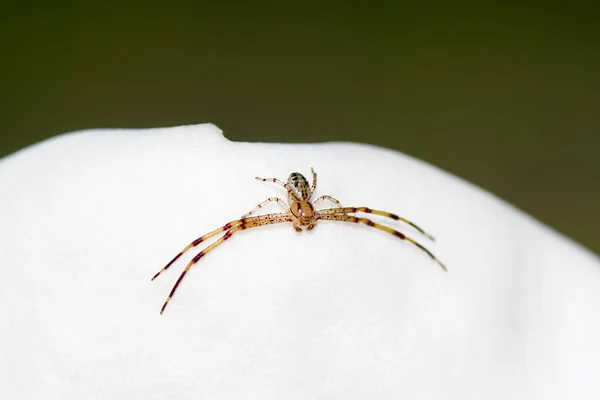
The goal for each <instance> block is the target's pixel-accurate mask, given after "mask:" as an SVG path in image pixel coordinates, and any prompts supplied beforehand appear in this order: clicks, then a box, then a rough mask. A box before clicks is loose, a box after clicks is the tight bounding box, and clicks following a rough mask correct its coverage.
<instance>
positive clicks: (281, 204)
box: [242, 197, 290, 218]
mask: <svg viewBox="0 0 600 400" xmlns="http://www.w3.org/2000/svg"><path fill="white" fill-rule="evenodd" d="M273 201H276V202H277V204H279V206H281V208H283V211H286V212H287V211H289V209H290V206H288V205H287V204H286V203H285V201H283V200H281V199H280V198H279V197H269V198H268V199H266V200H265V201H263V202H262V203H260V204H259V205H257V206H256V207H254V208H253V209H252V210H250V211H248V212H247V213H246V214H244V215H242V218H247V217H249V216H250V215H252V213H253V212H254V211H256V210H258V209H259V208H263V207H264V206H266V205H267V204H269V203H271V202H273Z"/></svg>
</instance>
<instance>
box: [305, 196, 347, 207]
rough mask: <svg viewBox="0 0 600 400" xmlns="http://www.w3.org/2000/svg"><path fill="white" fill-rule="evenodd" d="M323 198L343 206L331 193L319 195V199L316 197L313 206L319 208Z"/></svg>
mask: <svg viewBox="0 0 600 400" xmlns="http://www.w3.org/2000/svg"><path fill="white" fill-rule="evenodd" d="M323 200H329V201H330V202H332V203H335V204H337V205H338V207H340V208H341V207H342V204H341V203H340V202H339V201H338V199H335V198H333V197H331V196H329V195H323V196H321V197H319V198H318V199H316V200H315V201H313V203H312V205H313V208H317V205H319V204H320V203H321V202H322V201H323ZM334 210H335V209H334Z"/></svg>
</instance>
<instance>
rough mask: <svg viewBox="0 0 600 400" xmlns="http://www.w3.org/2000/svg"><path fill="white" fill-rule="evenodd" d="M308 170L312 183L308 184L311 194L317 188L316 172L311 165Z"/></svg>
mask: <svg viewBox="0 0 600 400" xmlns="http://www.w3.org/2000/svg"><path fill="white" fill-rule="evenodd" d="M310 172H311V173H312V176H313V180H312V185H311V186H310V194H311V195H312V194H313V193H314V192H315V189H316V188H317V173H316V172H315V170H314V169H313V168H312V167H310Z"/></svg>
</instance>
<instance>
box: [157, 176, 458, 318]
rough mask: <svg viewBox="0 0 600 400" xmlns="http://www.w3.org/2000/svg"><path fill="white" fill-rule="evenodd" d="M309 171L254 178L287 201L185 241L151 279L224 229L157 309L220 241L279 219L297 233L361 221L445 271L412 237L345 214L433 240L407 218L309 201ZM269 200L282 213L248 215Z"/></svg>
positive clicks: (274, 199) (312, 189)
mask: <svg viewBox="0 0 600 400" xmlns="http://www.w3.org/2000/svg"><path fill="white" fill-rule="evenodd" d="M310 171H311V173H312V184H311V185H309V184H308V180H307V179H306V178H305V177H304V176H303V175H302V174H300V173H298V172H292V173H291V174H290V176H289V177H288V179H287V182H282V181H280V180H279V179H277V178H260V177H256V179H257V180H259V181H263V182H273V183H276V184H278V185H281V186H283V187H284V188H285V189H286V190H287V192H288V203H286V202H285V201H283V200H281V199H280V198H278V197H269V198H268V199H266V200H265V201H263V202H262V203H260V204H259V205H257V206H256V207H254V208H253V209H252V210H250V211H249V212H247V213H246V214H244V215H242V217H241V218H240V219H236V220H234V221H231V222H228V223H226V224H225V225H223V226H222V227H220V228H218V229H215V230H214V231H212V232H209V233H207V234H206V235H204V236H201V237H199V238H198V239H196V240H194V241H193V242H191V243H190V244H188V245H187V246H186V247H185V248H184V249H183V250H181V251H180V252H179V253H178V254H177V255H176V256H175V257H174V258H173V259H172V260H171V261H169V263H168V264H167V265H166V266H165V267H163V268H162V269H161V270H160V271H158V272H157V273H156V274H155V275H154V276H153V277H152V280H154V279H156V278H157V277H158V276H159V275H160V274H162V273H163V272H164V271H165V270H166V269H167V268H169V267H170V266H171V265H172V264H173V263H174V262H175V261H177V259H178V258H179V257H181V256H182V255H183V253H185V252H186V251H188V250H189V249H191V248H192V247H196V246H197V245H199V244H200V243H202V242H204V241H205V240H207V239H210V238H212V237H213V236H216V235H218V234H219V233H221V232H225V234H224V235H223V236H222V237H221V238H220V239H218V240H217V241H215V242H214V243H213V244H211V245H210V246H208V247H206V248H205V249H204V250H202V251H201V252H200V253H198V254H197V255H196V256H195V257H194V258H192V260H191V261H190V262H189V263H188V264H187V266H186V267H185V269H184V270H183V272H182V273H181V275H179V278H178V279H177V281H176V282H175V285H173V288H172V289H171V292H170V293H169V297H167V299H166V300H165V302H164V304H163V306H162V308H161V310H160V313H161V314H162V313H163V312H164V311H165V308H166V307H167V304H168V303H169V301H170V300H171V298H172V297H173V295H174V294H175V291H176V290H177V287H179V284H180V283H181V281H182V279H183V277H184V276H185V274H186V273H187V272H188V271H189V269H190V268H191V267H192V266H193V265H194V264H196V263H197V262H198V261H199V260H200V259H201V258H202V257H204V256H205V255H207V254H208V253H209V252H210V251H212V250H214V249H215V248H216V247H217V246H219V245H220V244H221V243H223V242H225V241H226V240H228V239H229V238H231V236H233V234H234V233H236V232H239V231H242V230H244V229H249V228H256V227H258V226H263V225H271V224H279V223H281V222H291V223H292V226H293V227H294V229H295V230H296V231H298V232H301V231H302V228H305V229H306V230H311V229H313V228H314V227H315V225H316V224H317V221H318V220H320V219H324V220H332V221H343V222H353V223H362V224H365V225H367V226H370V227H372V228H377V229H380V230H382V231H384V232H387V233H390V234H392V235H395V236H397V237H399V238H400V239H402V240H406V241H408V242H410V243H412V244H413V245H415V246H417V247H418V248H420V249H421V250H422V251H424V252H425V253H427V255H429V257H431V258H432V259H433V260H434V261H435V262H437V263H438V264H439V265H440V266H441V267H442V268H443V269H444V270H445V271H446V270H447V269H446V266H445V265H444V264H443V263H442V262H441V261H440V260H438V259H437V258H436V257H435V256H434V255H433V254H432V253H431V252H430V251H429V250H427V249H426V248H425V247H423V246H422V245H420V244H419V243H417V242H416V241H414V240H413V239H411V238H409V237H407V236H405V235H404V234H403V233H400V232H398V231H396V230H394V229H392V228H389V227H387V226H384V225H380V224H377V223H375V222H373V221H371V220H369V219H367V218H359V217H355V216H353V215H348V214H355V213H368V214H376V215H381V216H384V217H387V218H391V219H393V220H396V221H402V222H404V223H406V224H408V225H410V226H412V227H413V228H414V229H416V230H417V231H419V232H420V233H421V234H423V235H425V236H427V237H428V238H429V239H431V240H432V241H433V240H434V238H433V236H431V235H429V234H428V233H426V232H425V231H424V230H423V229H421V228H419V227H418V226H417V225H415V224H413V223H412V222H410V221H409V220H407V219H404V218H402V217H399V216H397V215H396V214H392V213H389V212H385V211H379V210H372V209H370V208H367V207H342V205H341V204H340V202H339V201H338V200H337V199H335V198H333V197H331V196H328V195H323V196H321V197H319V198H318V199H316V200H315V201H313V202H311V201H310V198H311V196H312V195H313V193H314V192H315V189H316V188H317V173H316V172H315V171H314V169H312V168H311V169H310ZM324 200H328V201H330V202H332V203H334V204H336V205H337V206H338V207H336V208H328V209H323V210H316V207H317V205H319V204H320V203H321V202H322V201H324ZM272 202H276V203H277V204H279V206H281V208H283V211H284V212H282V213H277V214H266V215H259V216H255V217H251V216H250V215H252V214H253V213H254V212H255V211H257V210H258V209H260V208H262V207H263V206H265V205H267V204H269V203H272Z"/></svg>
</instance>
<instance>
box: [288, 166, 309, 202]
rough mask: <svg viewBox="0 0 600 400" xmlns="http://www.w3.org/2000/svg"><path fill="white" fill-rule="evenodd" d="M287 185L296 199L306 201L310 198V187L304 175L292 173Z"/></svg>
mask: <svg viewBox="0 0 600 400" xmlns="http://www.w3.org/2000/svg"><path fill="white" fill-rule="evenodd" d="M287 183H288V185H290V186H291V187H292V188H294V190H295V191H296V193H294V195H295V196H296V197H298V199H302V200H308V198H309V197H310V185H309V183H308V181H307V180H306V178H305V177H304V175H302V174H301V173H299V172H292V173H291V174H290V176H288V179H287Z"/></svg>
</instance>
